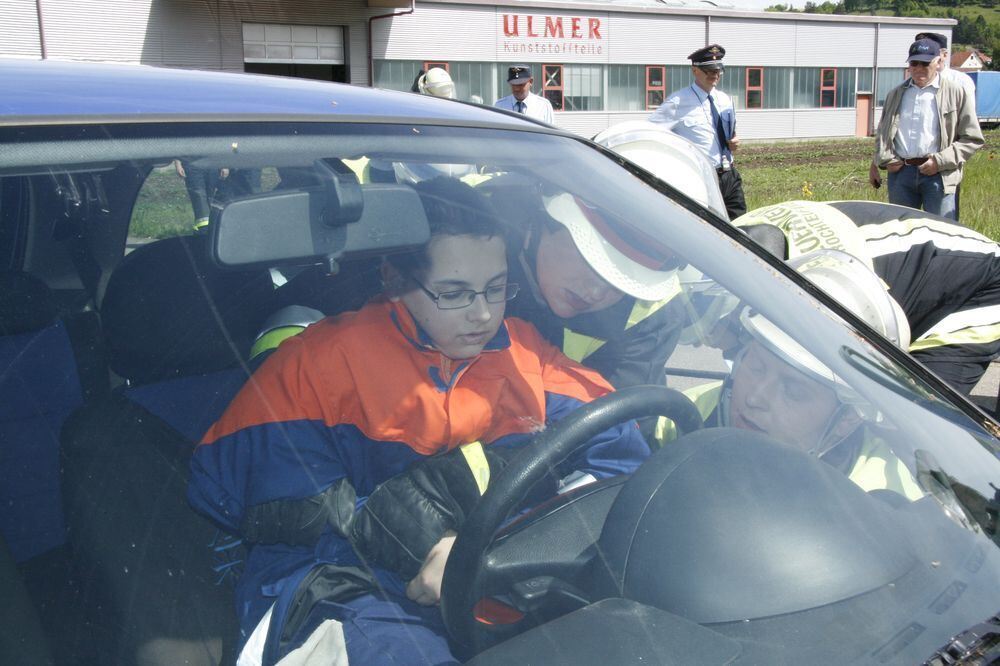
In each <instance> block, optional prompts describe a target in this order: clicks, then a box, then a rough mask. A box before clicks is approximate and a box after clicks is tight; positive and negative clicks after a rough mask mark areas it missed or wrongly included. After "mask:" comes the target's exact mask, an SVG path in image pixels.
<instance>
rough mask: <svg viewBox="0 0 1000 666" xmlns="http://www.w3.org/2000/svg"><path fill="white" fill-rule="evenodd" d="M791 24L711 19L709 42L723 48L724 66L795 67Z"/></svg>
mask: <svg viewBox="0 0 1000 666" xmlns="http://www.w3.org/2000/svg"><path fill="white" fill-rule="evenodd" d="M795 27H796V22H794V21H780V20H774V19H771V20H767V19H763V20H762V19H729V18H719V17H712V23H711V26H710V28H709V30H710V32H709V39H708V41H709V43H716V44H721V45H722V46H723V47H725V49H726V64H729V65H750V66H753V65H759V66H765V67H766V66H768V65H770V66H774V67H787V66H794V65H795Z"/></svg>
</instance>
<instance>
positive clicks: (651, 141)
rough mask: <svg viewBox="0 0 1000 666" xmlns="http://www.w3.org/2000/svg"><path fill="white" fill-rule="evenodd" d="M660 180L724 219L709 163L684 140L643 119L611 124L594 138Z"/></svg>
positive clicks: (712, 170)
mask: <svg viewBox="0 0 1000 666" xmlns="http://www.w3.org/2000/svg"><path fill="white" fill-rule="evenodd" d="M594 142H595V143H599V144H601V145H602V146H604V147H605V148H610V149H611V150H613V151H615V152H616V153H618V154H619V155H621V156H622V157H624V158H625V159H627V160H629V161H630V162H634V163H635V164H637V165H639V166H641V167H642V168H643V169H645V170H646V171H648V172H650V173H651V174H653V175H654V176H656V177H657V178H659V179H660V180H662V181H663V182H665V183H667V184H669V185H671V186H673V187H674V188H675V189H677V190H680V191H681V192H683V193H684V194H686V195H688V196H689V197H691V198H692V199H694V200H695V201H697V202H698V203H700V204H701V205H703V206H705V207H706V208H708V209H709V210H711V211H712V212H713V213H715V214H716V215H718V216H719V217H721V218H722V219H724V220H728V219H729V216H728V215H727V214H726V204H725V202H724V201H723V200H722V192H721V191H720V190H719V176H718V174H716V172H715V169H714V168H713V167H712V164H711V162H709V161H708V158H707V157H706V156H705V154H704V153H702V152H701V151H700V150H698V148H697V147H696V146H695V145H694V144H693V143H691V142H690V141H688V140H687V139H685V138H683V137H681V136H678V135H677V134H674V133H673V132H671V131H670V130H668V129H666V128H665V127H663V126H662V125H657V124H656V123H651V122H648V121H645V120H635V121H628V122H624V123H618V124H617V125H612V126H611V127H609V128H608V129H606V130H604V131H603V132H601V133H600V134H598V135H597V136H595V137H594Z"/></svg>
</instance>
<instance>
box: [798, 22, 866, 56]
mask: <svg viewBox="0 0 1000 666" xmlns="http://www.w3.org/2000/svg"><path fill="white" fill-rule="evenodd" d="M874 59H875V26H874V25H872V24H870V23H832V22H826V23H813V22H810V21H799V22H797V23H796V29H795V63H794V65H795V66H796V67H871V66H872V63H873V61H874Z"/></svg>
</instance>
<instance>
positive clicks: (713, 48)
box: [688, 44, 726, 69]
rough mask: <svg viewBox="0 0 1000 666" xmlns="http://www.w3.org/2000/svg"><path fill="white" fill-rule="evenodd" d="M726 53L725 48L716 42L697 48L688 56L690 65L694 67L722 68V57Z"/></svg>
mask: <svg viewBox="0 0 1000 666" xmlns="http://www.w3.org/2000/svg"><path fill="white" fill-rule="evenodd" d="M725 55H726V49H724V48H722V47H721V46H719V45H718V44H709V45H708V46H706V47H705V48H703V49H698V50H697V51H695V52H694V53H692V54H691V55H689V56H688V60H690V61H691V65H692V66H694V67H707V68H708V69H722V68H723V65H722V59H723V58H724V57H725Z"/></svg>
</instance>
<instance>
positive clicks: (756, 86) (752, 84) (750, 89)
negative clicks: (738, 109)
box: [746, 67, 764, 109]
mask: <svg viewBox="0 0 1000 666" xmlns="http://www.w3.org/2000/svg"><path fill="white" fill-rule="evenodd" d="M746 82H747V89H746V90H747V92H746V108H748V109H762V108H764V68H763V67H747V74H746Z"/></svg>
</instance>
